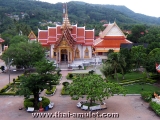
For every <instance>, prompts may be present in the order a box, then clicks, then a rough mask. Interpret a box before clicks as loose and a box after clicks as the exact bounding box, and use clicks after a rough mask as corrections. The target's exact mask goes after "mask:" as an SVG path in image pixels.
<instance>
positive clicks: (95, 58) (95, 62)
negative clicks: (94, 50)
mask: <svg viewBox="0 0 160 120" xmlns="http://www.w3.org/2000/svg"><path fill="white" fill-rule="evenodd" d="M95 73H96V55H95Z"/></svg>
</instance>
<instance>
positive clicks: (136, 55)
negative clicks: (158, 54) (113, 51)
mask: <svg viewBox="0 0 160 120" xmlns="http://www.w3.org/2000/svg"><path fill="white" fill-rule="evenodd" d="M131 55H132V60H133V62H132V63H135V68H140V66H144V65H145V62H146V59H147V54H146V48H144V47H143V46H142V45H139V46H134V47H132V49H131Z"/></svg>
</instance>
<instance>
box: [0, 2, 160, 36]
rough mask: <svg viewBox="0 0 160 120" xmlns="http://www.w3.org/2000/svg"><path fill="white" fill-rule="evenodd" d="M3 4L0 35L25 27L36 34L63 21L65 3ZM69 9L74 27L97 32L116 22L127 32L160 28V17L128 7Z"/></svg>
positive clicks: (80, 5)
mask: <svg viewBox="0 0 160 120" xmlns="http://www.w3.org/2000/svg"><path fill="white" fill-rule="evenodd" d="M0 3H1V4H0V33H3V32H4V31H6V30H7V31H8V29H11V30H13V28H14V29H16V30H17V31H19V29H21V27H23V26H24V25H26V26H25V27H26V28H29V27H30V29H32V30H33V31H34V32H37V29H38V28H40V29H47V26H54V24H53V22H58V23H60V22H62V6H63V3H56V4H50V3H47V2H41V1H38V0H0ZM67 6H68V7H67V8H68V16H69V19H70V22H71V24H76V23H77V24H78V26H84V25H85V26H86V28H87V29H93V28H95V30H96V33H98V32H99V31H100V30H102V29H103V26H102V25H103V24H105V23H109V22H114V21H116V22H117V24H118V25H120V27H123V28H124V29H130V28H131V26H132V25H134V24H146V25H160V18H155V17H150V16H146V15H142V14H137V13H134V12H133V11H131V10H130V9H128V8H127V7H125V6H115V5H98V4H88V3H85V2H78V1H71V2H68V3H67ZM20 24H21V25H20ZM26 28H25V30H26ZM28 31H29V29H28ZM26 34H28V32H26Z"/></svg>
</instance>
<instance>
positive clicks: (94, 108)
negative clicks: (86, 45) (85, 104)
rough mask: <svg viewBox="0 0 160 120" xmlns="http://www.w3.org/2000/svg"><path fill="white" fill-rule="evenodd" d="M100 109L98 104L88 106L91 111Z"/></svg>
mask: <svg viewBox="0 0 160 120" xmlns="http://www.w3.org/2000/svg"><path fill="white" fill-rule="evenodd" d="M100 109H101V106H100V105H96V106H92V107H90V110H91V111H94V110H100Z"/></svg>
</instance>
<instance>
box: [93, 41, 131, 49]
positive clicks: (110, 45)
mask: <svg viewBox="0 0 160 120" xmlns="http://www.w3.org/2000/svg"><path fill="white" fill-rule="evenodd" d="M121 43H130V42H129V41H127V40H126V39H125V40H113V39H112V40H103V41H101V42H100V43H98V44H97V45H95V47H105V48H107V47H108V48H120V45H121Z"/></svg>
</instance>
